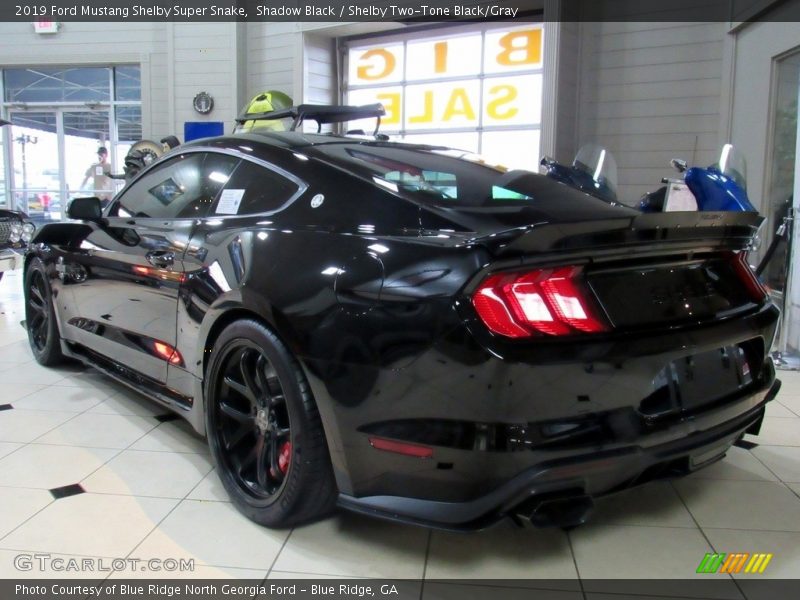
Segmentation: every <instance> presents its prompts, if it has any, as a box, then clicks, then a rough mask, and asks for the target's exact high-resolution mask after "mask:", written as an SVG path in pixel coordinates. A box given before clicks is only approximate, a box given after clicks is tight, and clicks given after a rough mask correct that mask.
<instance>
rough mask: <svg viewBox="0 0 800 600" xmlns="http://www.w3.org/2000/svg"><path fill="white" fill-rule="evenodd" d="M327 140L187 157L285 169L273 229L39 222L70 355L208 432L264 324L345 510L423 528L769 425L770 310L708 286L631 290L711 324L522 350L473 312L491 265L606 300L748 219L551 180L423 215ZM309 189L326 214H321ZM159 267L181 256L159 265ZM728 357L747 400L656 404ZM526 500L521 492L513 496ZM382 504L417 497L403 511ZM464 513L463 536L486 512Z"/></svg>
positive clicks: (223, 141) (222, 143)
mask: <svg viewBox="0 0 800 600" xmlns="http://www.w3.org/2000/svg"><path fill="white" fill-rule="evenodd" d="M331 139H333V140H334V143H337V142H335V140H336V138H329V137H326V136H311V135H309V136H303V135H301V134H274V135H272V136H271V137H270V138H268V139H265V138H264V137H260V136H258V135H242V136H236V137H230V138H220V139H216V140H211V141H206V142H202V143H197V144H195V145H187V146H184V147H181V149H180V150H181V152H192V151H225V152H226V153H234V154H235V155H236V156H239V157H241V158H242V159H243V160H259V161H267V162H268V163H269V164H270V165H273V166H274V167H277V168H278V169H282V170H285V171H288V172H290V173H292V174H294V176H296V177H297V178H298V179H299V180H300V181H301V183H302V191H301V193H300V194H299V196H297V197H296V198H294V199H293V201H291V202H290V203H289V204H288V205H287V206H284V207H282V209H281V210H279V211H277V212H274V213H268V214H260V215H253V216H223V215H205V216H203V217H202V218H197V219H174V220H169V221H165V220H156V219H141V218H135V219H134V218H124V217H107V218H106V219H105V220H104V221H101V222H86V223H68V224H53V225H48V226H46V227H44V228H43V229H42V230H41V231H40V232H38V233H37V236H36V238H35V240H34V244H33V245H32V249H31V252H30V255H34V254H35V255H37V256H39V257H40V258H42V260H43V261H44V262H45V264H46V267H47V269H48V274H49V276H50V278H51V282H52V286H53V289H54V295H55V297H56V316H57V319H58V322H59V328H60V332H61V335H62V338H63V346H64V350H65V352H67V353H69V354H70V355H73V356H77V357H79V358H81V359H83V360H85V361H86V362H89V363H91V364H94V365H96V366H98V367H99V368H101V369H103V370H104V371H105V372H108V373H109V374H111V375H114V376H116V377H118V378H120V379H121V380H123V381H125V382H126V383H128V384H129V385H132V386H133V387H135V388H136V389H139V390H141V391H143V392H145V393H148V394H149V395H150V396H152V397H154V398H155V399H157V400H159V401H161V402H162V403H164V404H167V405H168V406H171V407H172V408H176V409H179V410H181V412H182V414H183V415H184V416H185V417H186V418H187V419H188V420H189V421H190V422H191V423H192V425H193V426H194V428H195V429H197V431H198V432H201V433H203V432H204V431H203V429H204V418H203V415H204V410H205V408H204V405H203V401H202V400H203V394H204V385H205V382H204V374H205V368H206V366H207V361H208V357H209V355H210V352H211V349H212V348H213V347H214V340H215V338H216V336H217V335H218V334H219V333H220V331H221V330H222V329H223V328H224V326H225V325H226V324H228V323H230V322H232V321H233V320H235V319H236V318H241V317H255V318H257V319H260V320H261V321H263V322H264V323H266V324H267V325H268V326H269V327H271V328H272V329H273V330H274V331H275V332H276V334H277V335H278V336H279V337H280V338H281V339H282V340H283V342H284V343H285V344H286V345H287V347H288V348H289V349H290V350H291V352H292V353H293V354H294V355H295V356H296V357H297V358H298V360H299V361H300V363H301V366H302V368H303V370H304V372H305V373H306V376H307V377H308V380H309V383H310V385H311V388H312V391H313V394H314V397H315V399H316V401H317V404H318V406H319V410H320V414H321V416H322V420H323V424H324V427H325V433H326V436H327V440H328V446H329V450H330V453H331V459H332V463H333V467H334V471H335V475H336V480H337V485H338V487H339V491H340V493H341V494H342V495H343V496H342V497H343V503H344V504H346V505H347V506H348V507H350V508H354V509H358V508H359V507H361V508H363V509H364V510H367V511H368V512H370V511H378V512H381V513H384V514H385V513H386V512H392V511H394V512H395V514H397V515H400V516H401V517H402V518H405V519H414V515H415V514H416V513H415V508H414V507H415V506H417V507H418V509H419V511H418V513H419V514H422V513H425V511H426V510H427V508H425V505H424V501H437V502H448V503H456V504H459V503H460V504H463V506H465V507H466V506H467V505H469V506H476V507H479V508H476V509H475V510H484V509H485V511H489V512H492V513H497V512H500V513H502V512H503V511H508V510H510V507H509V505H508V502H510V501H511V497H510V496H508V497H505V496H503V497H502V498H499V500H498V501H497V502H494V500H492V501H491V502H489V501H488V500H486V498H495V496H497V495H498V494H499V492H498V491H497V490H501V489H506V487H507V486H508V485H509V482H511V481H514V482H516V483H515V484H514V485H515V486H517V484H518V483H519V482H520V481H524V482H525V485H526V486H528V487H527V488H525V489H528V492H527V495H528V496H529V495H530V494H531V493H534V492H535V491H536V490H539V491H552V490H554V489H578V490H580V491H581V492H582V493H586V494H592V495H595V494H600V493H604V492H607V491H609V490H610V489H612V488H614V487H616V486H619V485H622V484H624V483H625V482H626V481H628V480H631V479H632V478H634V477H635V476H636V475H637V474H638V473H639V472H640V471H641V470H643V469H645V468H647V467H648V466H651V465H652V464H656V463H657V462H658V458H657V456H659V455H658V453H657V452H656V451H655V450H653V452H654V453H655V454H653V458H652V460H651V459H648V460H647V461H644V460H641V461H626V460H624V461H620V462H619V463H618V464H616V465H615V466H614V469H613V473H611V471H609V470H608V469H606V470H603V469H602V468H599V467H596V466H595V467H593V468H589V467H587V466H586V465H589V464H591V461H590V459H589V457H590V456H592V455H595V454H597V453H599V452H604V453H610V455H613V454H614V453H622V454H625V453H628V452H632V451H633V450H632V448H644V449H645V450H647V449H655V448H658V447H660V446H662V445H664V444H678V443H679V442H681V440H686V449H685V450H681V452H683V454H679V455H676V456H678V458H682V459H683V458H685V459H686V460H690V459H691V456H694V455H695V454H697V453H708V452H709V447H708V445H703V444H701V443H700V442H699V441H696V442H694V441H692V442H690V441H691V440H699V439H700V437H698V436H701V437H702V436H706V437H708V436H710V435H711V434H710V433H708V432H710V431H712V430H716V429H715V428H718V427H720V426H722V425H723V424H726V423H734V422H735V423H736V427H734V426H733V425H730V426H728V428H727V429H725V431H726V433H725V435H724V436H722V437H719V436H717V437H714V441H713V444H712V445H713V448H712V449H719V451H720V452H722V451H724V446H725V443H727V440H728V439H729V438H730V439H733V437H735V435H738V433H741V432H742V431H743V430H744V429H746V428H747V427H750V426H751V425H752V423H753V422H754V420H755V419H756V417H757V416H758V411H759V410H760V407H762V406H763V403H764V401H765V398H767V394H768V391H769V389H770V387H771V386H772V384H773V381H774V372H773V371H772V370H771V368H768V367H767V366H765V365H766V363H765V357H766V352H767V350H768V348H769V346H770V344H771V342H772V338H773V337H774V333H775V324H776V322H777V310H776V309H775V308H774V307H773V306H771V305H769V304H762V305H757V304H755V303H749V302H747V301H745V300H743V299H741V298H740V299H739V300H741V301H736V302H734V304H735V306H727V307H726V310H724V311H723V310H714V309H713V307H715V306H717V305H716V304H714V301H715V299H714V298H710V299H709V298H708V297H707V296H708V295H709V294H712V292H710V291H708V289H707V288H708V286H707V285H705V284H707V283H708V281H706V280H703V281H705V283H703V281H701V284H700V285H699V289H700V291H699V292H698V291H697V290H698V285H697V282H696V281H695V283H694V285H692V280H691V278H689V279H687V277H683V278H682V277H680V276H675V278H673V279H672V280H668V281H667V283H665V282H664V280H663V279H659V278H658V277H657V276H656V277H653V276H651V277H650V278H649V279H648V278H647V277H642V280H643V281H644V283H643V284H642V285H641V286H640V288H639V289H637V290H636V293H637V294H639V295H640V296H641V298H642V301H643V302H647V301H648V300H647V299H648V298H649V299H650V300H652V299H653V298H656V299H658V298H662V300H663V298H664V294H665V293H666V294H667V299H668V300H670V299H671V300H674V301H676V302H679V301H682V300H687V301H690V302H694V303H697V304H698V305H702V306H703V308H704V311H702V314H699V315H695V316H694V317H692V316H691V315H687V314H686V313H681V314H680V317H681V318H679V319H674V320H670V319H668V318H667V319H666V320H664V319H663V317H664V313H661V314H654V315H651V316H652V318H653V322H652V323H651V324H648V323H645V324H644V325H643V326H640V327H622V328H621V329H620V330H617V331H614V332H613V333H608V334H598V335H595V336H592V337H591V338H589V337H580V336H579V337H577V338H572V339H543V338H536V339H532V340H522V341H520V340H507V339H504V338H501V337H499V336H495V335H493V334H491V333H490V332H489V331H488V330H487V329H486V328H485V326H483V324H482V323H481V322H480V320H479V319H478V318H477V315H476V314H475V311H474V310H473V309H472V306H471V303H470V301H469V293H470V292H471V290H473V289H474V288H475V286H477V285H478V283H479V282H480V281H481V279H482V278H483V277H484V276H485V275H486V274H487V273H489V272H495V271H498V270H518V269H521V268H526V267H532V266H542V265H548V264H583V265H585V266H586V272H587V273H588V274H590V275H591V273H592V272H595V273H597V274H598V280H597V286H598V287H602V281H601V277H600V274H601V273H614V272H618V271H619V270H620V269H628V270H632V271H633V272H639V273H650V274H651V275H652V273H653V272H654V269H656V268H658V267H663V266H664V265H665V264H672V265H677V266H678V267H679V268H680V269H683V270H684V271H686V272H688V271H691V265H695V264H698V262H697V261H698V260H703V259H704V258H708V257H716V258H715V260H723V258H722V257H724V256H725V253H727V252H730V251H738V250H741V249H743V248H744V247H745V246H746V245H747V243H748V242H749V239H750V237H751V236H752V234H753V233H754V231H755V228H756V227H757V225H758V223H759V220H758V218H757V217H755V216H754V215H748V214H743V213H736V214H725V215H719V214H714V213H704V214H698V215H694V214H681V215H675V214H664V215H644V216H642V215H640V214H639V213H638V212H637V211H633V210H631V209H628V208H625V207H621V206H612V205H609V204H606V203H605V202H603V201H601V200H599V199H596V198H592V197H590V196H585V195H583V194H579V193H578V192H575V191H574V190H571V189H570V188H568V187H566V186H563V185H560V184H557V183H555V182H553V181H552V180H548V179H547V178H544V177H542V178H541V181H540V182H539V181H538V180H537V183H536V185H537V186H538V188H537V189H539V190H540V192H541V193H540V196H538V197H537V199H540V201H538V202H537V204H536V207H535V208H522V209H518V208H514V209H513V210H498V211H487V210H483V211H480V210H474V211H470V210H460V211H454V210H448V209H445V208H436V207H429V206H423V205H418V204H415V203H414V202H411V201H409V200H408V199H404V198H400V197H398V196H396V195H393V194H391V193H390V192H388V191H386V190H384V189H382V188H381V187H379V186H376V185H374V184H373V183H372V181H371V180H369V179H368V178H366V177H365V176H362V175H360V174H351V173H348V172H346V171H345V170H343V169H342V168H341V167H340V166H339V165H336V164H333V163H331V162H330V161H329V160H328V159H326V158H325V156H324V155H323V154H322V153H321V152H320V151H319V150H318V149H317V148H316V146H315V144H321V143H326V142H328V141H331ZM350 143H352V142H350ZM298 155H299V156H298ZM145 173H146V171H145ZM130 185H134V186H135V185H136V182H135V180H134V182H133V183H132V184H130ZM317 194H323V195H324V197H325V198H324V202H323V203H322V204H321V205H318V206H317V207H313V206H312V203H311V199H312V198H313V197H314V196H316V195H317ZM107 214H108V211H107ZM153 252H159V253H162V254H163V253H172V254H173V255H174V260H173V262H172V264H171V265H166V266H164V267H158V266H154V265H153V263H152V261H151V260H149V259H148V256H151V257H152V254H151V253H153ZM706 274H707V272H706ZM701 279H702V278H701ZM687 282H688V283H687ZM665 285H666V289H667V290H668V291H667V292H664V289H665V287H664V286H665ZM704 294H705V296H704ZM610 301H611V300H609V302H610ZM665 308H666V309H668V308H669V307H666V306H665ZM659 318H661V322H659V323H655V321H658V320H659ZM154 340H155V341H160V342H163V343H165V344H169V345H170V346H174V347H175V348H176V349H177V350H178V352H179V353H180V356H181V361H180V363H179V364H170V363H168V362H167V361H166V360H164V359H163V358H161V357H158V356H157V355H154V354H153V352H152V351H148V349H151V348H152V343H153V341H154ZM728 347H730V348H739V347H741V348H744V349H746V353H747V364H748V368H749V370H750V372H751V380H750V381H749V382H747V383H746V385H744V384H743V385H742V386H740V387H736V388H735V389H733V388H730V387H725V386H724V385H721V387H720V389H719V394H717V395H716V396H717V397H715V398H714V399H713V402H710V403H709V404H704V405H703V406H700V407H693V408H692V409H691V410H689V409H688V408H687V407H683V406H678V407H677V408H675V407H673V408H675V410H672V411H667V412H668V414H664V415H660V416H658V415H653V414H648V413H647V406H648V405H646V404H645V405H644V408H643V402H645V401H646V400H647V399H648V398H653V397H654V394H655V395H656V397H657V395H658V394H659V390H660V389H661V388H662V387H663V386H664V385H665V384H664V383H663V381H662V380H663V377H662V376H661V375H660V374H663V373H665V372H671V369H673V365H676V364H685V363H686V361H687V360H688V361H691V360H692V357H695V356H698V355H702V354H704V353H709V352H710V353H713V352H716V351H718V350H720V349H724V348H728ZM734 351H735V350H733V351H732V352H734ZM736 352H738V351H736ZM742 352H745V350H742ZM737 356H738V355H737ZM736 360H737V361H740V360H741V359H740V358H737V359H736ZM735 364H737V365H740V363H739V362H737V363H735ZM737 368H739V369H740V371H741V365H740V366H739V367H737ZM740 375H741V373H740ZM670 385H672V384H670ZM670 393H672V392H670ZM651 403H652V401H651ZM409 424H410V425H409ZM737 427H738V429H737ZM409 430H410V431H411V432H412V433H411V434H406V433H403V432H404V431H406V432H407V431H409ZM547 432H551V433H552V432H556V435H555V438H554V437H553V435H550V436H549V437H548V433H547ZM570 432H571V435H570ZM375 434H381V435H387V436H388V437H391V438H393V439H406V440H407V441H415V442H419V441H423V442H425V443H429V444H432V445H433V446H434V458H433V459H431V460H423V459H415V458H411V457H407V456H400V455H397V454H391V453H388V452H383V451H379V450H375V449H373V448H372V447H371V446H370V444H369V441H368V438H369V436H370V435H375ZM572 436H574V437H572ZM706 437H703V439H706ZM556 438H557V439H556ZM708 439H711V438H710V437H709V438H708ZM431 440H432V441H431ZM720 440H722V441H720ZM708 443H709V444H711V442H708ZM698 448H699V450H698ZM665 456H666V455H665ZM670 456H671V458H670V460H673V459H674V457H673V456H672V455H670ZM698 456H699V454H698ZM665 460H666V459H665ZM551 463H552V464H556V463H558V464H560V465H562V466H563V465H569V464H573V463H574V464H576V465H578V464H582V465H583V467H582V468H580V469H576V470H575V473H574V475H573V476H567V475H565V474H564V473H566V472H567V471H568V469H567V470H566V471H564V473H562V472H561V471H559V473H561V474H560V475H558V477H556V476H555V475H553V474H552V473H551V474H550V475H547V476H546V477H544V476H543V477H544V478H545V479H546V480H547V485H546V486H544V487H541V488H540V487H537V485H535V481H534V480H536V481H539V480H538V479H536V478H535V477H533V475H532V474H531V473H532V472H537V473H538V472H540V471H541V470H542V469H543V468H544V467H543V465H548V464H551ZM564 468H565V469H566V466H565V467H564ZM637 469H639V470H637ZM545 470H546V469H545ZM537 477H538V476H537ZM520 485H521V484H520ZM523 487H524V486H523ZM509 493H510V492H509ZM520 493H522V492H520V490H519V489H516V488H515V489H514V492H513V497H514V498H517V495H519V494H520ZM500 496H502V494H500ZM523 496H524V497H527V496H525V494H523ZM386 498H404V500H403V501H402V502H401V504H403V506H405V508H403V509H402V510H400V509H398V508H397V506H396V505H397V502H399V501H397V502H395V501H393V500H391V501H390V500H385V499H386ZM478 499H483V500H481V501H480V502H478ZM523 499H524V498H523ZM416 501H421V502H423V504H420V505H416V504H415V502H416ZM515 501H516V500H515ZM520 501H521V500H520ZM487 502H488V504H487ZM392 507H395V508H392ZM486 507H488V508H486ZM472 510H473V509H472V508H470V509H469V510H467V509H466V508H465V509H464V512H463V519H462V521H461V522H459V520H458V519H459V518H460V517H452V518H451V519H450V524H451V525H453V526H457V525H459V523H460V524H462V525H463V524H465V523H466V522H468V521H469V522H473V521H475V519H477V518H478V517H484V516H486V515H483V514H481V515H477V516H476V515H475V514H472V513H471V512H470V511H472ZM467 513H469V514H467ZM426 514H428V513H426ZM437 514H438V513H437ZM453 514H454V515H459V514H461V513H459V512H458V511H455V512H454V513H453ZM434 520H436V519H434ZM440 520H441V519H440Z"/></svg>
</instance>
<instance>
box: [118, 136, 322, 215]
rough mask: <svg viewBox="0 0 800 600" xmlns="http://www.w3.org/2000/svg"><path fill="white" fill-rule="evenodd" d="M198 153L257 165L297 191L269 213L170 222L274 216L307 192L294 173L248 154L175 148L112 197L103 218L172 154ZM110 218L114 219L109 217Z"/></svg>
mask: <svg viewBox="0 0 800 600" xmlns="http://www.w3.org/2000/svg"><path fill="white" fill-rule="evenodd" d="M198 152H204V153H206V154H225V155H228V156H233V157H234V158H238V159H240V160H243V161H248V162H251V163H254V164H256V165H258V166H261V167H264V168H266V169H269V170H270V171H272V172H273V173H276V174H277V175H280V176H282V177H285V178H286V179H288V180H289V181H291V182H292V183H294V184H295V185H297V191H296V192H295V193H294V194H292V195H291V196H290V197H289V199H288V200H286V201H285V202H284V203H283V204H281V205H280V206H279V207H278V208H276V209H275V210H271V211H265V212H259V213H248V214H246V215H226V214H216V213H212V212H211V211H210V210H209V212H207V213H206V214H205V215H202V216H199V217H198V216H193V217H174V218H173V219H170V220H183V219H202V220H206V219H223V220H224V219H242V218H247V217H261V216H270V215H274V214H277V213H279V212H282V211H284V210H286V209H287V208H288V207H289V206H290V205H292V204H294V202H295V201H296V200H297V199H298V198H300V197H301V196H302V195H303V194H305V193H306V190H308V187H309V186H308V184H307V183H306V182H305V181H304V180H303V179H300V178H299V177H298V176H296V175H295V174H294V173H290V172H289V171H287V170H286V169H283V168H281V167H279V166H277V165H274V164H272V163H270V162H268V161H266V160H264V159H261V158H258V157H255V156H250V155H249V154H246V153H244V152H240V151H238V150H234V149H232V148H215V147H213V146H192V147H191V148H182V147H181V146H178V147H177V148H175V150H173V151H172V152H169V153H167V154H165V155H164V156H162V157H161V158H160V159H159V160H158V161H157V162H155V163H153V164H152V165H150V166H149V167H147V168H146V169H144V170H142V171H141V172H140V173H139V174H138V175H137V176H136V177H135V178H134V179H133V180H131V181H130V182H129V183H128V184H127V185H126V186H125V187H124V188H123V189H122V190H120V192H119V193H118V194H117V195H116V196H114V199H113V200H112V201H111V202H109V204H108V206H107V207H106V210H105V211H104V216H106V217H108V216H109V213H110V212H111V210H112V207H113V206H114V205H116V204H117V202H118V201H119V199H120V198H122V196H123V195H124V194H125V193H126V192H127V191H128V190H129V189H130V188H132V187H133V186H134V185H135V184H136V182H137V181H139V180H140V179H141V178H143V177H145V176H146V175H147V174H148V173H149V172H150V171H152V170H155V169H157V168H158V167H159V166H160V165H162V164H164V162H166V161H167V160H168V158H171V157H173V153H174V158H177V157H178V156H179V155H184V154H196V153H198ZM240 166H241V163H240V164H239V165H236V168H235V169H234V170H233V171H232V173H231V175H233V173H235V172H236V170H237V169H238V168H239V167H240ZM226 185H227V183H226V184H224V185H223V186H222V187H221V188H220V191H219V193H218V194H217V196H216V197H215V198H214V202H213V203H212V204H211V206H212V207H213V206H214V205H215V204H216V203H217V201H218V200H219V196H220V194H221V193H222V191H223V190H224V189H225V186H226ZM111 218H116V217H111ZM125 218H137V217H125ZM138 218H142V219H144V218H149V219H158V217H138ZM161 220H164V219H161Z"/></svg>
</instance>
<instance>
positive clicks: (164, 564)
mask: <svg viewBox="0 0 800 600" xmlns="http://www.w3.org/2000/svg"><path fill="white" fill-rule="evenodd" d="M14 568H15V569H17V571H22V572H30V571H37V572H45V571H49V572H53V573H111V572H115V571H154V572H169V573H175V572H178V573H183V572H187V571H188V572H191V571H194V559H193V558H148V559H141V558H89V557H82V558H74V557H69V558H64V557H61V556H52V555H51V554H45V553H36V554H17V555H16V556H15V557H14Z"/></svg>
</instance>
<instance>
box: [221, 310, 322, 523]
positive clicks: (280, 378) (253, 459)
mask: <svg viewBox="0 0 800 600" xmlns="http://www.w3.org/2000/svg"><path fill="white" fill-rule="evenodd" d="M205 408H206V433H207V435H208V441H209V445H210V446H211V452H212V454H213V456H214V460H215V462H216V465H217V472H218V474H219V477H220V479H221V480H222V483H223V485H224V486H225V489H226V490H227V492H228V494H229V495H230V496H231V499H232V500H233V502H234V505H235V506H236V507H237V508H238V509H239V510H240V511H241V512H242V513H244V514H245V515H246V516H247V517H248V518H250V519H252V520H254V521H256V522H257V523H260V524H262V525H266V526H268V527H286V526H291V525H295V524H298V523H303V522H307V521H310V520H312V519H316V518H319V517H321V516H324V515H325V514H327V513H328V512H330V511H331V510H332V509H333V507H334V506H335V501H336V484H335V481H334V477H333V469H332V467H331V462H330V456H329V454H328V447H327V442H326V440H325V434H324V431H323V428H322V422H321V419H320V415H319V411H318V410H317V406H316V403H315V402H314V399H313V397H312V395H311V391H310V389H309V386H308V382H307V381H306V378H305V375H304V373H303V371H302V369H301V368H300V365H299V364H298V362H297V361H296V360H295V359H294V357H292V355H291V354H290V353H289V351H288V349H287V348H286V347H285V346H284V344H283V343H282V342H281V341H280V340H279V339H278V337H277V336H276V335H275V334H274V333H273V332H272V331H271V330H270V329H268V328H267V327H265V326H264V325H263V324H262V323H259V322H257V321H254V320H250V319H244V320H240V321H235V322H234V323H232V324H231V325H229V326H228V327H227V328H226V329H224V330H223V331H222V333H221V334H220V336H219V338H217V340H216V341H215V343H214V349H213V352H212V353H211V358H210V359H209V364H208V368H207V372H206V381H205Z"/></svg>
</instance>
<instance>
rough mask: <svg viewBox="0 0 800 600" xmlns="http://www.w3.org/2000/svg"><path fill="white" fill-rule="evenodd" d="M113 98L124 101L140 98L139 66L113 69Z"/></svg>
mask: <svg viewBox="0 0 800 600" xmlns="http://www.w3.org/2000/svg"><path fill="white" fill-rule="evenodd" d="M114 98H115V99H116V100H126V101H130V100H141V99H142V70H141V68H140V67H139V66H134V65H128V66H124V67H116V68H115V69H114Z"/></svg>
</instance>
